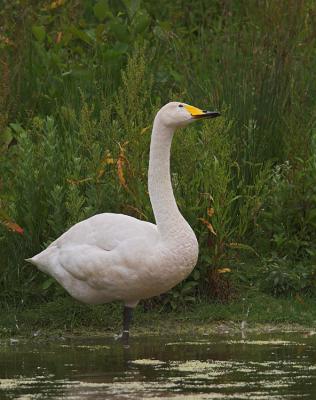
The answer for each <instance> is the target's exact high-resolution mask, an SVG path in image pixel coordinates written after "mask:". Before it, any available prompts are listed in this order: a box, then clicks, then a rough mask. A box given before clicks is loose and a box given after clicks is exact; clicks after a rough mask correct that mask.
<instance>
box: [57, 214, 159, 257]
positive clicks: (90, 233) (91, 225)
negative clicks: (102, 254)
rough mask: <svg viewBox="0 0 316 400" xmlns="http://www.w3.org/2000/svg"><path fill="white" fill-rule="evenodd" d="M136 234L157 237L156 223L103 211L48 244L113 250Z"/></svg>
mask: <svg viewBox="0 0 316 400" xmlns="http://www.w3.org/2000/svg"><path fill="white" fill-rule="evenodd" d="M137 236H144V237H155V238H157V236H158V231H157V227H156V225H154V224H152V223H150V222H146V221H140V220H138V219H136V218H134V217H130V216H128V215H123V214H112V213H104V214H97V215H94V216H93V217H90V218H88V219H86V220H84V221H81V222H79V223H77V224H76V225H74V226H73V227H71V228H70V229H69V230H68V231H67V232H65V233H64V234H63V235H61V236H60V237H59V238H58V239H56V240H55V241H54V242H53V243H51V244H50V246H57V247H63V246H65V245H66V246H67V245H69V244H70V243H71V244H78V245H79V244H81V245H85V244H88V245H92V246H96V247H99V248H100V249H104V250H113V249H114V248H115V247H117V246H118V245H119V244H120V243H122V242H123V241H125V240H129V239H130V238H131V237H137Z"/></svg>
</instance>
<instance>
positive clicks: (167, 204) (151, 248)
mask: <svg viewBox="0 0 316 400" xmlns="http://www.w3.org/2000/svg"><path fill="white" fill-rule="evenodd" d="M219 115H220V114H219V113H218V112H215V111H214V112H210V111H203V110H200V109H199V108H196V107H193V106H190V105H188V104H185V103H179V102H171V103H168V104H166V105H165V106H164V107H162V108H161V109H160V110H159V112H158V113H157V115H156V117H155V120H154V125H153V131H152V137H151V145H150V160H149V171H148V189H149V196H150V201H151V204H152V207H153V211H154V215H155V220H156V225H154V224H152V223H150V222H145V221H140V220H138V219H136V218H133V217H130V216H128V215H122V214H111V213H105V214H98V215H95V216H93V217H91V218H88V219H86V220H84V221H81V222H79V223H77V224H76V225H74V226H73V227H71V228H70V229H69V230H68V231H67V232H65V233H64V234H63V235H61V236H60V237H59V238H58V239H57V240H55V241H54V242H53V243H51V244H50V245H49V246H48V247H47V249H45V250H44V251H42V252H41V253H39V254H37V255H36V256H34V257H32V258H29V259H27V261H29V262H31V263H32V264H34V265H36V266H37V267H38V269H40V270H41V271H43V272H45V273H47V274H49V275H51V276H52V277H54V278H55V279H56V280H57V281H58V282H59V283H60V284H61V285H62V286H63V287H64V288H65V289H66V290H67V291H68V293H69V294H70V295H71V296H73V297H74V298H75V299H77V300H80V301H82V302H84V303H88V304H100V303H107V302H110V301H113V300H121V301H123V302H124V305H125V307H124V314H123V339H124V340H125V341H128V336H129V323H130V320H131V314H132V309H133V308H134V307H135V306H136V305H137V303H138V302H139V300H141V299H146V298H149V297H152V296H157V295H159V294H161V293H164V292H166V291H167V290H169V289H171V288H172V287H173V286H175V285H176V284H177V283H179V282H181V281H182V280H183V279H185V278H186V277H187V276H188V275H189V274H190V272H191V271H192V269H193V268H194V266H195V264H196V262H197V258H198V243H197V240H196V237H195V234H194V232H193V231H192V229H191V227H190V226H189V224H188V223H187V222H186V220H185V219H184V218H183V216H182V215H181V214H180V211H179V210H178V207H177V204H176V201H175V198H174V195H173V191H172V186H171V181H170V147H171V142H172V137H173V133H174V131H175V129H176V128H178V127H183V126H185V125H187V124H189V123H190V122H192V121H194V120H196V119H200V118H212V117H217V116H219Z"/></svg>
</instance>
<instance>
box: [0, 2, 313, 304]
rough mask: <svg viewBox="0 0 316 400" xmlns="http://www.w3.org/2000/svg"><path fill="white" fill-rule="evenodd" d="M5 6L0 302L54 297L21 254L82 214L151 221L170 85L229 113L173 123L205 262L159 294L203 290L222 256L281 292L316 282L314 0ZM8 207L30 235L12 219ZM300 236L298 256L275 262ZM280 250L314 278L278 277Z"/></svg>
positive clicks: (179, 170)
mask: <svg viewBox="0 0 316 400" xmlns="http://www.w3.org/2000/svg"><path fill="white" fill-rule="evenodd" d="M56 4H57V3H56ZM58 4H59V3H58ZM96 4H97V5H98V7H96ZM74 6H76V8H75V13H74V12H73V10H74ZM10 7H11V8H10ZM12 11H14V13H12ZM5 13H6V14H5ZM9 13H10V18H7V19H6V20H5V22H4V23H3V25H2V26H3V28H2V31H1V37H0V40H1V46H2V53H1V65H0V68H1V71H2V75H1V79H0V88H1V90H2V100H1V101H0V114H1V115H0V146H1V147H0V157H1V163H0V190H1V192H0V207H1V213H0V218H1V221H2V225H1V224H0V268H1V277H0V288H1V294H0V301H1V302H4V303H8V304H9V303H12V302H15V303H17V304H18V303H20V302H21V301H24V302H36V301H38V300H39V299H41V300H43V298H54V297H55V296H59V295H60V293H61V292H60V289H59V288H58V286H57V285H55V284H54V283H52V282H53V281H52V280H50V279H48V278H47V277H45V276H43V275H42V274H40V273H38V272H37V271H36V270H34V269H32V268H31V267H29V266H26V265H25V263H24V261H23V260H24V258H26V257H29V256H30V255H32V254H34V253H36V252H37V251H40V250H41V249H42V248H43V246H45V245H47V244H48V243H49V242H51V241H52V240H54V239H55V238H56V237H57V236H58V235H60V234H61V233H62V232H63V231H64V230H66V229H67V228H69V227H70V226H71V225H73V224H74V223H76V222H78V221H80V220H82V219H84V218H86V217H89V216H91V215H93V214H96V213H98V212H107V211H111V212H123V213H126V214H130V215H134V216H136V217H138V218H140V219H144V220H149V221H153V214H152V210H151V206H150V202H149V197H148V193H147V166H148V148H149V141H150V132H151V124H152V119H153V117H154V115H155V112H156V111H157V110H158V109H159V107H160V106H161V105H162V104H164V103H165V102H167V101H169V100H176V99H179V100H184V101H187V102H192V103H193V104H196V105H198V106H202V107H207V106H208V107H211V108H218V109H220V110H221V111H222V115H223V117H222V118H221V119H218V120H216V121H212V122H210V123H206V124H196V125H195V126H192V127H190V128H188V129H187V130H186V131H183V132H181V133H179V134H177V135H176V137H175V141H174V145H173V149H172V179H173V187H174V191H175V194H176V198H177V201H178V204H179V207H180V209H181V211H182V212H183V214H184V215H185V217H186V218H187V219H188V221H189V223H190V224H191V226H192V227H193V228H194V230H195V232H196V233H197V236H198V239H199V242H200V260H199V263H198V267H197V269H196V270H195V271H194V273H193V274H192V275H191V276H190V277H189V278H188V280H187V281H186V282H184V283H182V284H181V285H179V287H178V288H176V289H175V290H174V291H173V292H171V294H170V295H169V297H167V298H166V300H165V301H167V302H168V303H169V304H171V305H172V306H177V304H179V303H181V304H186V303H188V302H190V301H194V299H195V298H196V297H195V296H197V294H198V293H202V294H207V293H209V291H210V288H214V281H213V282H210V279H213V280H214V279H215V280H216V282H217V283H216V282H215V283H216V284H219V283H218V282H220V281H221V280H222V281H223V280H226V279H227V278H223V276H224V275H222V271H223V270H225V271H226V274H225V277H226V276H229V274H230V273H229V272H227V271H229V270H231V271H233V273H234V272H236V274H235V276H236V277H237V278H236V279H238V280H240V279H243V281H244V282H250V284H252V283H253V282H254V280H256V281H257V280H258V281H260V280H262V282H263V283H262V285H261V287H262V289H263V290H268V289H269V288H270V289H271V288H272V292H273V290H274V289H273V288H277V289H276V290H275V293H289V292H291V291H293V290H294V289H293V287H297V290H299V291H300V290H305V289H306V288H307V287H309V288H310V287H311V286H313V285H314V284H315V283H314V281H313V279H314V278H313V277H314V276H315V275H314V274H315V271H314V269H313V265H314V264H313V263H314V254H315V251H314V245H313V243H314V241H315V234H314V230H313V228H312V227H313V226H314V225H313V224H314V222H313V221H314V209H315V199H314V197H313V193H312V190H311V189H310V186H311V185H312V180H313V177H314V175H315V170H316V168H315V163H314V156H313V154H312V153H313V150H312V149H313V146H312V145H313V136H314V134H315V105H316V100H315V99H316V96H315V91H316V90H315V89H316V87H315V85H316V83H315V80H314V79H313V71H314V70H315V67H316V60H315V52H314V46H315V37H316V32H315V26H316V24H315V15H316V9H315V5H314V4H313V2H310V1H307V0H306V1H300V2H296V1H294V0H293V1H292V0H291V1H289V2H277V1H266V2H262V1H259V0H257V1H254V2H247V1H241V2H238V3H237V2H223V1H216V2H213V3H212V5H211V6H210V4H209V2H208V1H202V0H201V1H198V2H196V7H194V10H192V8H191V7H190V9H188V5H187V3H186V2H184V1H180V0H179V1H175V2H173V3H172V4H170V2H167V1H163V2H162V4H161V5H160V6H159V7H158V6H157V5H154V4H153V3H152V2H149V1H148V2H147V1H144V2H143V3H142V4H140V3H139V4H138V3H137V2H129V1H124V2H122V3H119V2H113V4H112V2H109V3H106V2H102V1H99V2H93V1H88V2H85V4H83V3H80V4H77V3H76V2H75V1H70V2H67V3H62V2H61V3H60V4H59V5H58V6H57V7H55V8H52V4H49V3H47V4H46V5H45V6H44V7H42V6H37V5H34V4H33V3H32V2H26V4H25V8H24V9H23V10H22V9H21V7H20V6H19V2H12V4H11V6H10V5H6V8H5V9H4V10H2V11H1V13H0V16H1V17H2V18H4V17H5V16H7V15H8V14H9ZM4 100H5V101H4ZM282 165H283V166H284V165H288V166H289V168H287V169H286V168H284V167H282ZM280 169H281V170H282V174H281V175H280V176H279V178H278V179H279V181H278V180H277V179H276V177H277V176H278V175H277V171H280ZM278 182H279V183H278ZM297 207H298V208H299V209H300V210H302V212H299V213H296V212H295V211H293V210H295V209H296V208H297ZM289 209H291V211H289ZM289 214H290V215H291V218H289V217H288V216H289ZM13 221H15V222H16V223H18V224H19V226H21V227H23V229H24V234H23V235H18V234H17V233H16V232H12V229H11V231H10V230H8V227H9V228H10V227H11V228H12V227H14V225H12V223H13ZM13 230H14V229H13ZM280 237H282V238H283V239H282V240H283V242H282V246H280V245H279V244H277V243H279V242H278V240H279V241H280V239H278V238H280ZM293 238H294V239H293ZM293 240H294V241H295V243H294V245H293ZM302 242H304V243H302ZM302 246H303V248H304V251H301V249H302ZM294 248H295V249H296V250H297V251H299V252H300V253H299V254H300V263H299V266H297V265H298V264H297V265H296V264H294V265H293V263H292V264H291V263H287V262H285V264H284V261H280V260H284V257H285V256H288V257H289V258H290V257H291V255H292V254H293V253H294V250H293V249H294ZM243 254H244V255H246V258H251V257H254V258H255V260H256V261H255V262H256V263H259V264H260V265H261V266H262V268H266V269H265V272H263V273H262V277H261V276H260V275H254V274H253V273H252V271H250V270H249V271H247V269H245V268H242V267H239V265H241V264H242V261H243ZM271 257H272V258H273V261H271V262H270V261H269V260H271ZM280 263H281V264H282V263H283V264H284V267H283V264H282V268H283V269H282V271H281V272H282V274H286V273H288V272H289V271H292V272H293V271H294V272H293V274H294V275H295V274H296V275H295V277H296V278H293V279H292V278H291V279H292V280H294V281H295V279H296V281H295V282H296V283H297V281H299V280H300V279H301V278H302V276H303V275H304V274H305V272H306V271H308V273H307V275H306V274H305V275H306V276H305V275H304V277H305V278H306V279H305V278H304V279H305V281H304V282H305V283H304V284H302V285H301V286H300V285H296V286H295V284H293V285H292V286H291V288H289V290H287V286H286V285H283V286H282V287H285V289H284V290H283V289H282V290H281V289H280V290H279V289H278V288H279V287H280V284H279V282H280V279H281V278H282V277H281V278H280V277H279V279H278V280H273V276H275V272H276V271H275V270H276V269H277V273H278V274H279V270H280V265H281V264H280ZM305 266H306V268H305ZM225 268H226V269H225ZM258 271H260V269H258ZM214 273H215V275H214ZM282 274H281V275H282ZM279 275H280V274H279ZM294 275H293V276H294ZM214 276H215V278H214ZM282 276H283V275H282ZM291 276H292V275H291ZM282 279H283V281H284V279H285V278H284V276H283V278H282ZM282 279H281V281H282ZM283 281H282V282H283ZM264 282H266V283H264ZM230 289H231V286H229V287H228V291H229V290H230ZM227 297H229V293H227Z"/></svg>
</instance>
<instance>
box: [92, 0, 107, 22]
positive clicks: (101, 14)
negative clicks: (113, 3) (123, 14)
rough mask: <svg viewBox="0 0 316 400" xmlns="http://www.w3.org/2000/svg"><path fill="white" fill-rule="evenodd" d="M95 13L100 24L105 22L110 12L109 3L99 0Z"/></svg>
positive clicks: (94, 9)
mask: <svg viewBox="0 0 316 400" xmlns="http://www.w3.org/2000/svg"><path fill="white" fill-rule="evenodd" d="M93 12H94V15H95V16H96V17H97V18H98V20H99V21H100V22H102V21H104V19H105V17H106V16H107V14H108V12H109V7H108V2H107V1H106V0H99V1H98V2H97V3H96V5H95V6H94V7H93Z"/></svg>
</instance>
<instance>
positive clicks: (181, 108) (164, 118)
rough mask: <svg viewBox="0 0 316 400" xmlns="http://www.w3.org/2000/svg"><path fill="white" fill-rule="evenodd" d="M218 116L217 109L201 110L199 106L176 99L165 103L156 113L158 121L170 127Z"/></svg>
mask: <svg viewBox="0 0 316 400" xmlns="http://www.w3.org/2000/svg"><path fill="white" fill-rule="evenodd" d="M218 116H220V113H219V112H217V111H207V110H201V109H200V108H197V107H194V106H190V105H189V104H186V103H180V102H178V101H172V102H171V103H168V104H166V105H165V106H163V107H162V108H161V109H160V110H159V111H158V114H157V117H159V121H160V122H162V123H163V124H164V125H165V126H170V127H172V128H178V127H183V126H186V125H188V124H189V123H190V122H193V121H196V120H198V119H206V118H215V117H218Z"/></svg>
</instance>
